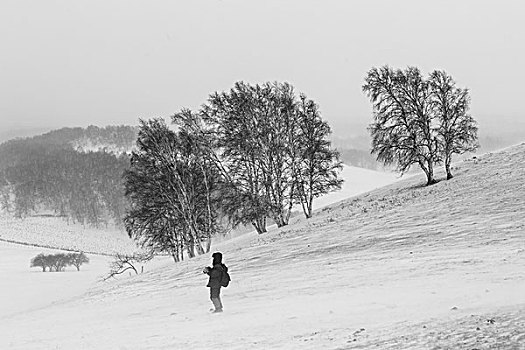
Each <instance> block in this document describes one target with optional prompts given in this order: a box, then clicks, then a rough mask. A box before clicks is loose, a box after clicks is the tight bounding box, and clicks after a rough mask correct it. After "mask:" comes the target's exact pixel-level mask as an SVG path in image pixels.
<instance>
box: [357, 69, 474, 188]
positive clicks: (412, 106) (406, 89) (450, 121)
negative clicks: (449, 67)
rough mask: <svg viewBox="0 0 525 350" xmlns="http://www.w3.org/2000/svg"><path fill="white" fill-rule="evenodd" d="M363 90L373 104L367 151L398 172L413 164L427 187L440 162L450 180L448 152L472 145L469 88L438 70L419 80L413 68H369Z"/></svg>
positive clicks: (468, 149) (469, 148)
mask: <svg viewBox="0 0 525 350" xmlns="http://www.w3.org/2000/svg"><path fill="white" fill-rule="evenodd" d="M363 91H364V92H365V93H366V94H367V96H368V97H369V98H370V101H371V102H372V104H373V111H374V122H373V123H372V124H371V125H370V127H369V131H370V134H371V136H372V153H373V154H375V155H376V156H377V160H379V161H381V162H383V163H385V164H388V165H389V164H395V165H397V168H398V170H399V171H401V172H405V171H407V170H409V169H410V167H411V166H412V165H413V164H417V165H419V167H421V169H422V170H423V171H424V172H425V175H426V177H427V185H430V184H433V183H435V181H436V180H435V178H434V165H436V164H441V163H444V165H445V170H446V173H447V179H451V178H452V176H453V175H452V172H451V162H452V155H453V154H462V153H465V152H470V151H474V150H475V149H476V148H477V147H478V143H477V131H478V128H477V123H476V122H475V120H474V118H472V116H471V115H470V114H469V113H468V112H469V105H470V96H469V91H468V89H463V88H459V87H457V86H456V83H455V81H454V79H452V77H451V76H450V75H448V74H447V73H446V72H444V71H434V72H432V73H431V74H430V75H429V76H428V78H424V77H423V75H422V74H421V72H420V70H419V69H418V68H416V67H408V68H407V69H405V70H401V69H397V70H394V69H392V68H391V67H389V66H383V67H381V68H372V69H371V70H370V71H369V72H368V74H367V76H366V78H365V84H364V85H363Z"/></svg>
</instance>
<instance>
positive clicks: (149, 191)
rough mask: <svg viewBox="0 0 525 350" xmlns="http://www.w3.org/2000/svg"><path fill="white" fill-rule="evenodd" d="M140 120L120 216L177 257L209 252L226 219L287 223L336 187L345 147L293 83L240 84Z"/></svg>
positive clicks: (148, 244)
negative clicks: (194, 107)
mask: <svg viewBox="0 0 525 350" xmlns="http://www.w3.org/2000/svg"><path fill="white" fill-rule="evenodd" d="M171 121H172V125H171V127H170V126H169V125H167V124H166V123H165V121H164V120H163V119H162V118H156V119H151V120H148V121H144V120H141V121H140V127H139V133H138V140H137V150H136V151H134V152H133V153H132V156H131V166H130V169H129V170H127V171H126V174H125V188H126V192H125V193H126V196H127V198H128V200H129V202H130V210H129V211H128V212H127V214H126V217H125V219H124V223H125V227H126V230H127V232H128V234H129V236H130V237H132V238H133V239H135V240H136V241H137V242H138V243H139V244H140V245H141V246H142V247H145V248H148V249H151V250H155V251H163V252H169V253H170V254H171V255H172V256H173V258H174V260H175V261H178V260H180V259H181V258H182V257H183V254H184V252H186V254H187V255H188V256H189V257H193V256H195V254H202V253H204V252H208V251H209V249H210V244H211V237H212V236H214V235H216V234H217V233H219V232H221V230H224V227H236V226H238V225H241V224H242V225H252V226H253V227H254V228H255V230H256V231H257V232H258V233H264V232H266V231H267V220H268V219H270V220H272V221H273V222H274V223H275V224H276V225H277V226H278V227H282V226H285V225H287V224H288V222H289V219H290V215H291V211H292V208H293V207H294V206H295V205H298V206H299V207H300V208H301V209H302V211H303V213H304V215H305V217H307V218H309V217H311V215H312V209H313V207H312V203H313V201H314V199H315V198H317V197H319V196H321V195H323V194H325V193H328V192H330V191H333V190H336V189H339V188H340V187H341V184H342V180H341V179H340V178H339V177H338V172H339V171H340V169H341V166H342V164H341V161H340V160H339V154H338V152H337V151H336V150H334V149H332V148H331V146H330V141H329V140H328V136H329V134H330V133H331V130H330V126H329V125H328V123H327V122H326V121H324V120H323V119H322V118H321V114H320V112H319V108H318V106H317V104H316V103H315V102H314V101H313V100H310V99H308V98H307V97H306V96H305V95H303V94H300V95H299V96H297V95H296V94H295V91H294V89H293V87H292V86H291V85H290V84H288V83H264V84H261V85H259V84H255V85H251V84H248V83H245V82H242V81H241V82H237V83H236V84H235V85H234V87H233V88H231V89H230V91H228V92H222V93H217V92H216V93H213V94H211V95H210V96H209V98H208V101H207V102H206V103H205V104H203V105H202V107H201V109H200V110H199V111H191V110H189V109H183V110H181V111H180V112H179V113H176V114H175V115H174V116H172V118H171Z"/></svg>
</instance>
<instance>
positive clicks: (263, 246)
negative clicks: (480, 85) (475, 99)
mask: <svg viewBox="0 0 525 350" xmlns="http://www.w3.org/2000/svg"><path fill="white" fill-rule="evenodd" d="M523 164H525V144H521V145H518V146H516V147H512V148H509V149H506V150H503V151H501V152H498V153H491V154H486V155H483V156H478V157H477V159H476V160H470V161H465V162H462V163H459V164H457V165H456V166H455V168H454V173H455V177H454V178H453V179H452V180H449V181H445V180H443V181H440V182H439V183H438V184H436V185H433V186H430V187H425V186H423V184H424V179H423V178H422V177H421V176H416V177H411V178H408V179H405V180H402V181H399V182H396V183H395V184H391V185H389V186H386V187H383V188H380V189H377V190H374V191H371V192H368V193H366V194H363V195H360V196H356V197H354V198H350V199H347V200H343V201H340V202H338V203H336V204H333V205H330V206H326V207H324V208H323V209H321V210H319V211H317V212H316V213H315V215H314V217H313V218H312V219H310V220H304V219H298V218H296V219H294V220H293V222H292V223H291V224H290V225H289V226H287V227H284V228H281V229H273V230H272V231H271V232H269V233H266V234H263V235H256V234H253V233H250V234H246V235H244V236H242V237H238V238H236V239H232V240H229V241H223V242H221V243H219V244H217V245H215V246H214V247H213V250H220V251H221V252H223V254H224V262H225V263H226V264H227V265H228V266H229V268H230V273H231V276H232V282H231V284H230V286H229V287H228V288H223V290H222V299H223V303H224V305H225V312H224V313H222V314H210V313H208V309H209V308H210V307H211V303H210V302H209V294H208V293H209V291H208V288H206V287H205V285H206V282H207V278H206V276H205V275H203V274H202V273H201V270H202V267H203V266H205V265H208V264H209V263H210V256H209V255H206V256H199V257H196V258H194V259H191V260H186V261H183V262H181V263H178V264H175V263H173V262H172V261H170V260H169V259H167V258H159V259H158V260H157V261H155V262H154V263H153V264H151V265H148V268H147V269H146V272H144V273H143V274H139V275H133V276H131V277H130V276H123V277H122V278H120V279H118V280H108V281H106V282H101V281H100V278H98V277H95V276H96V275H97V273H100V274H104V273H106V271H107V267H105V264H104V263H105V261H104V259H107V258H105V257H101V258H96V257H94V256H90V258H91V259H92V261H91V263H90V264H89V265H85V266H83V267H82V270H81V271H80V272H76V271H74V270H71V271H69V270H68V271H66V272H63V273H42V272H38V270H37V269H29V268H28V264H29V259H30V258H31V257H32V256H34V255H36V254H37V253H38V252H40V251H41V248H29V247H22V248H20V247H18V248H15V247H17V246H15V245H12V244H8V243H2V244H1V245H0V250H1V253H2V254H1V259H2V260H1V264H0V268H1V269H2V270H1V271H2V273H3V274H4V275H3V276H2V285H1V287H0V291H1V294H0V296H1V298H2V299H1V302H0V305H2V308H0V310H1V311H0V349H72V348H75V349H489V348H490V349H525V274H524V271H525V185H524V184H525V172H524V171H523ZM438 175H439V177H440V179H442V177H443V174H441V173H440V174H438ZM6 270H7V271H6ZM80 276H82V277H80ZM6 281H7V283H4V282H6ZM53 286H55V289H53ZM88 286H89V287H88ZM20 287H22V289H27V290H31V289H36V290H37V291H38V292H41V294H39V293H38V292H37V293H34V294H33V295H34V297H35V298H40V299H41V300H40V301H38V302H37V301H34V302H33V303H32V304H31V303H30V302H29V301H27V300H24V298H23V297H22V296H21V295H18V293H17V294H14V293H10V292H9V290H11V289H14V290H20ZM70 287H72V288H73V290H69V288H70ZM51 297H54V299H50V298H51ZM18 300H23V301H24V304H23V305H19V303H18ZM51 303H52V304H51ZM15 310H16V311H15Z"/></svg>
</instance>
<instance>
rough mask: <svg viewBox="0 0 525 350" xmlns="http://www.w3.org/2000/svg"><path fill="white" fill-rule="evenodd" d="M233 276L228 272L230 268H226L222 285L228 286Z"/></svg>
mask: <svg viewBox="0 0 525 350" xmlns="http://www.w3.org/2000/svg"><path fill="white" fill-rule="evenodd" d="M230 281H231V278H230V274H229V273H228V269H226V270H224V271H223V272H222V275H221V281H220V283H221V287H228V285H229V284H230Z"/></svg>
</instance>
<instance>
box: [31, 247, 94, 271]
mask: <svg viewBox="0 0 525 350" xmlns="http://www.w3.org/2000/svg"><path fill="white" fill-rule="evenodd" d="M87 263H89V258H88V257H87V256H86V255H85V254H84V253H83V252H80V253H68V254H64V253H58V254H43V253H41V254H38V255H37V256H35V257H34V258H33V259H31V263H30V267H41V268H42V272H46V271H49V272H51V271H55V272H59V271H64V269H65V268H66V266H75V267H76V269H77V271H80V266H82V265H83V264H87Z"/></svg>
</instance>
